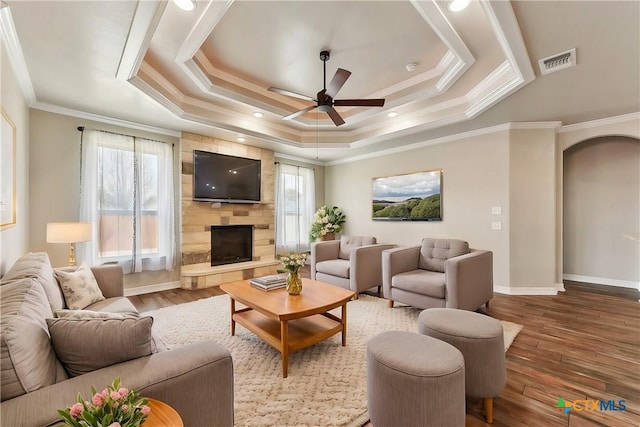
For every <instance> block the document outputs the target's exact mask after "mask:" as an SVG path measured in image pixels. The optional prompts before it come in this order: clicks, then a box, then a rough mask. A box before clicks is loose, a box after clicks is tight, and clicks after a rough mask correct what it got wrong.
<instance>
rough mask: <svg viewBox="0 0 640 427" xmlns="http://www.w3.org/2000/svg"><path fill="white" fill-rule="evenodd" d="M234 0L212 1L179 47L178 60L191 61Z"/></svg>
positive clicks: (180, 61) (178, 61)
mask: <svg viewBox="0 0 640 427" xmlns="http://www.w3.org/2000/svg"><path fill="white" fill-rule="evenodd" d="M233 2H234V0H227V1H212V2H210V3H209V4H208V5H207V8H206V9H205V11H204V13H203V14H202V15H201V16H200V19H198V22H197V23H196V25H195V26H194V27H193V28H192V29H191V31H190V32H189V35H187V37H186V38H185V40H184V42H183V43H182V45H181V46H180V48H179V49H178V53H177V54H176V59H175V60H176V62H177V63H179V64H181V63H184V62H187V61H189V60H190V59H192V58H193V57H194V56H196V53H198V50H199V49H200V46H202V44H203V43H204V42H205V40H206V39H207V37H209V34H211V32H212V31H213V29H214V28H215V26H216V25H218V23H219V22H220V20H221V19H222V17H223V16H224V15H225V14H226V13H227V11H228V10H229V8H230V7H231V5H232V4H233Z"/></svg>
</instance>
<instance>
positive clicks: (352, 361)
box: [145, 295, 522, 427]
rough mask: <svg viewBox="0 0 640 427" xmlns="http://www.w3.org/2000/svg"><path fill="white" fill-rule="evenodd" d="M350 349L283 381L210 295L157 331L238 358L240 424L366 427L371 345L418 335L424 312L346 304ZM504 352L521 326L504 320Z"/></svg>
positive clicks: (334, 347) (157, 325) (336, 345)
mask: <svg viewBox="0 0 640 427" xmlns="http://www.w3.org/2000/svg"><path fill="white" fill-rule="evenodd" d="M347 307H348V308H347V346H346V347H342V346H341V345H340V343H341V339H340V335H339V334H338V335H335V336H333V337H331V338H329V339H328V340H326V341H324V342H321V343H319V344H316V345H314V346H312V347H309V348H306V349H304V350H301V351H298V352H296V353H293V354H291V355H290V356H289V376H288V378H282V371H281V364H280V360H281V359H280V353H279V352H277V351H276V350H274V349H273V348H272V347H270V346H269V345H267V344H265V343H264V342H263V341H262V340H260V339H259V338H258V337H256V336H255V335H253V334H252V333H251V332H249V331H248V330H246V329H245V328H244V327H243V326H241V325H237V326H236V336H235V337H232V336H230V332H229V330H230V319H229V310H230V304H229V297H228V296H226V295H223V296H217V297H211V298H207V299H203V300H199V301H194V302H190V303H186V304H180V305H176V306H172V307H167V308H162V309H160V310H155V311H150V312H147V313H145V314H148V315H151V316H153V317H154V319H155V320H154V325H153V328H154V331H155V333H156V334H157V335H158V336H159V337H160V339H162V341H163V342H164V343H165V345H166V346H167V347H168V348H174V347H179V346H182V345H185V344H189V343H192V342H196V341H202V340H207V339H212V340H215V341H216V342H218V343H219V344H220V345H222V346H223V347H225V348H227V349H228V350H229V352H230V353H231V355H232V357H233V367H234V379H235V424H236V426H283V427H284V426H287V427H288V426H361V425H363V424H364V423H365V422H366V421H368V419H369V415H368V413H367V394H366V389H367V381H366V344H367V341H368V340H369V339H370V338H372V337H373V336H375V335H376V334H378V333H380V332H384V331H390V330H398V331H414V332H417V331H418V326H417V318H418V314H420V311H421V310H418V309H414V308H411V307H396V308H393V309H389V308H388V307H387V301H386V300H384V299H381V298H376V297H372V296H368V295H361V296H360V299H358V300H355V301H351V302H349V304H348V306H347ZM502 324H503V326H504V330H505V350H506V349H508V347H509V345H510V344H511V342H513V339H514V338H515V336H516V335H517V334H518V332H519V331H520V329H522V326H521V325H516V324H514V323H510V322H504V321H503V322H502Z"/></svg>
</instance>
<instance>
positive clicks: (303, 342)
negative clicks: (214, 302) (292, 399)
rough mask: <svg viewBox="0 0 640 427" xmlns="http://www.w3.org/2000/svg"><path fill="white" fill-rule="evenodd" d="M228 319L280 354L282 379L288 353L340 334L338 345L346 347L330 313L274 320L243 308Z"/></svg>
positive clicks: (340, 325) (339, 326)
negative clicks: (340, 340)
mask: <svg viewBox="0 0 640 427" xmlns="http://www.w3.org/2000/svg"><path fill="white" fill-rule="evenodd" d="M232 319H233V321H235V322H237V323H239V324H241V325H242V326H244V327H245V328H247V329H248V330H249V331H251V332H253V333H254V334H256V335H257V336H258V337H260V338H262V339H263V340H264V341H265V342H266V343H267V344H269V345H270V346H272V347H273V348H275V349H276V350H278V351H279V352H280V353H281V354H282V376H283V377H284V378H286V377H287V370H288V365H289V353H292V352H295V351H298V350H301V349H303V348H307V347H310V346H312V345H314V344H317V343H319V342H320V341H323V340H326V339H327V338H329V337H331V336H333V335H335V334H337V333H339V332H342V345H343V346H344V345H346V333H345V332H346V331H345V330H344V324H343V320H342V319H340V318H339V317H337V316H334V315H333V314H331V313H322V314H314V315H312V316H308V317H303V318H300V319H292V320H288V321H287V320H282V321H277V320H273V319H271V318H269V317H267V316H265V315H264V314H262V313H260V312H258V311H256V310H253V309H251V308H245V309H241V310H238V311H236V312H235V313H233V316H232ZM232 333H234V331H232Z"/></svg>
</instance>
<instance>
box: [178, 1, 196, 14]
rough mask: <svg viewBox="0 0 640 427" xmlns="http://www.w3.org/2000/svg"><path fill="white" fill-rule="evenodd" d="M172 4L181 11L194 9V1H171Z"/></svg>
mask: <svg viewBox="0 0 640 427" xmlns="http://www.w3.org/2000/svg"><path fill="white" fill-rule="evenodd" d="M173 2H174V3H175V5H176V6H178V7H179V8H180V9H182V10H186V11H190V10H193V9H195V8H196V2H195V1H194V0H173Z"/></svg>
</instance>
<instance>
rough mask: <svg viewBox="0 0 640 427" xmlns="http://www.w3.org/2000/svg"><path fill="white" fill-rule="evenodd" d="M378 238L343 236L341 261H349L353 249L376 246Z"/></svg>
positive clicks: (341, 238) (341, 239)
mask: <svg viewBox="0 0 640 427" xmlns="http://www.w3.org/2000/svg"><path fill="white" fill-rule="evenodd" d="M375 243H376V238H375V237H373V236H351V237H349V236H342V237H340V253H339V254H338V257H339V258H340V259H349V256H350V254H351V249H353V248H357V247H359V246H366V245H374V244H375Z"/></svg>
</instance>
